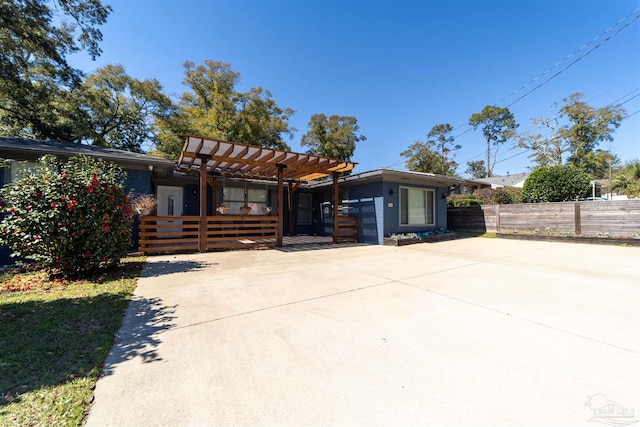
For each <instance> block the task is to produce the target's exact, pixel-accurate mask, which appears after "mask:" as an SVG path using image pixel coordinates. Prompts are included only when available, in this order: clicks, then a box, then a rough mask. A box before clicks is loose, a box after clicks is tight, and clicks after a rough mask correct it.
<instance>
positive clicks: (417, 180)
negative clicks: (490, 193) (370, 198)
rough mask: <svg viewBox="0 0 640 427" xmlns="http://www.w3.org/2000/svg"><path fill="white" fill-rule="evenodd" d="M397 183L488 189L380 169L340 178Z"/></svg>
mask: <svg viewBox="0 0 640 427" xmlns="http://www.w3.org/2000/svg"><path fill="white" fill-rule="evenodd" d="M381 181H388V182H396V183H403V182H404V183H407V184H414V185H429V186H432V187H441V188H449V187H453V186H457V185H464V186H484V187H488V186H489V185H488V184H486V183H481V182H477V181H473V180H468V179H464V178H458V177H455V176H445V175H437V174H433V173H425V172H414V171H405V170H396V169H386V168H380V169H376V170H372V171H367V172H361V173H358V174H354V175H349V176H344V177H342V178H340V183H341V184H342V183H345V184H347V185H348V184H365V183H368V182H381ZM325 185H328V184H327V183H318V184H314V185H312V187H313V188H317V187H322V186H325Z"/></svg>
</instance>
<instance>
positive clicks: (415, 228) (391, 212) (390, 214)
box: [383, 182, 447, 237]
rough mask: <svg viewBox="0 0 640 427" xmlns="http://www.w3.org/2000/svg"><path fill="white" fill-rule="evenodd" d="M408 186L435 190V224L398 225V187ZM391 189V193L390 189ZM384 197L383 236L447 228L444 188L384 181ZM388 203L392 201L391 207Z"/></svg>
mask: <svg viewBox="0 0 640 427" xmlns="http://www.w3.org/2000/svg"><path fill="white" fill-rule="evenodd" d="M401 186H402V187H409V188H424V189H428V190H435V194H434V198H435V200H434V203H435V205H436V212H435V225H433V226H426V225H402V226H401V225H400V187H401ZM389 190H391V191H393V195H391V194H390V191H389ZM383 192H384V197H385V202H384V206H385V208H384V209H385V210H384V236H385V237H388V236H389V235H390V234H392V233H414V232H421V231H429V230H435V229H438V228H447V201H446V199H444V198H442V195H443V194H445V189H442V188H437V187H428V186H422V185H409V184H404V183H403V184H400V183H397V182H385V183H384V190H383ZM389 203H392V207H389Z"/></svg>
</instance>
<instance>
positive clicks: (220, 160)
mask: <svg viewBox="0 0 640 427" xmlns="http://www.w3.org/2000/svg"><path fill="white" fill-rule="evenodd" d="M203 165H204V166H205V167H206V168H207V173H216V174H220V175H223V176H230V177H233V176H239V177H245V178H254V179H261V180H275V179H277V175H278V169H281V170H282V174H283V178H284V179H285V180H291V181H301V182H308V181H311V180H314V179H319V178H323V177H325V176H328V175H333V174H336V173H338V174H341V173H343V172H348V171H350V170H352V169H353V167H354V166H355V165H356V163H353V162H347V161H344V160H338V159H333V158H330V157H322V156H315V155H312V154H301V153H294V152H291V151H285V150H277V149H273V148H264V147H258V146H254V145H246V144H239V143H235V142H228V141H221V140H217V139H210V138H203V137H200V136H187V137H186V139H185V143H184V146H183V148H182V153H181V154H180V158H179V159H178V167H177V170H178V171H179V172H188V173H200V169H201V168H202V167H203Z"/></svg>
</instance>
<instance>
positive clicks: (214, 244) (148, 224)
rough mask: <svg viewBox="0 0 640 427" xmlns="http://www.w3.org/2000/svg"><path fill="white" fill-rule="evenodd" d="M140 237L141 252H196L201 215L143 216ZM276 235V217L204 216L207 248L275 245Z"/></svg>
mask: <svg viewBox="0 0 640 427" xmlns="http://www.w3.org/2000/svg"><path fill="white" fill-rule="evenodd" d="M139 236H140V239H139V250H140V252H146V253H160V252H163V253H169V252H197V251H198V250H199V247H200V246H199V241H200V240H199V239H200V217H199V216H179V217H178V216H143V217H141V218H140V234H139ZM277 236H278V217H276V216H242V215H234V216H231V215H228V216H227V215H225V216H210V217H207V232H206V241H207V242H206V248H207V250H216V249H232V248H250V247H256V246H275V245H276V242H277Z"/></svg>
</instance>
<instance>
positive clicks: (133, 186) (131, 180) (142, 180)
mask: <svg viewBox="0 0 640 427" xmlns="http://www.w3.org/2000/svg"><path fill="white" fill-rule="evenodd" d="M124 171H125V172H126V173H127V179H126V180H125V182H124V192H125V193H128V192H130V191H131V192H133V193H136V194H153V188H152V186H151V172H150V171H148V170H136V169H125V170H124Z"/></svg>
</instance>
